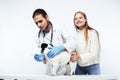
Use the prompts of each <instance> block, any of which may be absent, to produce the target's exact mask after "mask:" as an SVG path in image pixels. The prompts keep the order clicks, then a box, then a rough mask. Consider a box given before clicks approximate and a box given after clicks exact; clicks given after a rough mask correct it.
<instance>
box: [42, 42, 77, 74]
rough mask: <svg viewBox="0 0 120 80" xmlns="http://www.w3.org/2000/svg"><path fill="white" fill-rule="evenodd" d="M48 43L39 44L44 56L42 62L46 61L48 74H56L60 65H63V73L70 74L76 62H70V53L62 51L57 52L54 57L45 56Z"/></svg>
mask: <svg viewBox="0 0 120 80" xmlns="http://www.w3.org/2000/svg"><path fill="white" fill-rule="evenodd" d="M49 46H50V45H48V44H46V43H43V44H41V53H43V54H44V55H45V57H44V61H43V62H44V63H46V62H47V63H48V64H49V65H48V67H49V69H50V70H49V75H51V76H55V75H57V72H58V70H59V69H60V68H61V67H65V69H66V70H65V73H64V75H72V74H73V73H74V71H75V65H76V63H75V62H74V63H73V62H70V57H71V54H70V53H68V52H67V51H63V52H61V53H60V54H58V55H57V56H55V57H54V58H48V57H47V56H46V54H47V53H48V51H49V49H48V47H49Z"/></svg>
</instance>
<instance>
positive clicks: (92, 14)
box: [0, 0, 120, 77]
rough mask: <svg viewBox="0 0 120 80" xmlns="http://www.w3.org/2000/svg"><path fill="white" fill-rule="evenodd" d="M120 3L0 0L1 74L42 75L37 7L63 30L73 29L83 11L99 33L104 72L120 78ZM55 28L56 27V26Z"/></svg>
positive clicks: (110, 0)
mask: <svg viewBox="0 0 120 80" xmlns="http://www.w3.org/2000/svg"><path fill="white" fill-rule="evenodd" d="M119 3H120V1H119V0H0V75H9V74H15V75H16V74H24V75H32V74H34V75H35V74H37V75H39V74H43V73H44V72H43V70H44V67H43V65H42V66H41V63H38V62H35V60H34V59H33V54H34V53H35V51H36V48H37V46H36V44H35V41H34V34H35V33H36V32H37V31H38V28H37V27H36V25H35V23H34V21H33V19H32V14H33V11H34V10H35V9H36V8H43V9H45V10H46V11H47V13H48V15H49V18H50V20H51V21H52V22H53V23H56V24H57V25H60V27H63V29H65V28H64V27H66V26H68V27H70V28H71V29H72V28H73V16H74V13H75V12H76V11H84V12H85V13H86V14H87V16H88V21H89V25H90V26H91V27H93V28H95V29H96V30H97V31H98V32H99V34H100V41H101V48H102V51H101V62H100V64H101V73H102V74H103V75H104V74H105V75H117V76H118V77H120V70H119V67H120V62H119V61H120V47H119V46H120V36H119V34H120V22H119V21H120V5H119ZM53 25H54V24H53Z"/></svg>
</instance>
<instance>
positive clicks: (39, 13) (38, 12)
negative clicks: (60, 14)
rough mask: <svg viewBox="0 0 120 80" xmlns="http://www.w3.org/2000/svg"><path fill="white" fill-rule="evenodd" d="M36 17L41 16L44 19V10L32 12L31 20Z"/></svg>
mask: <svg viewBox="0 0 120 80" xmlns="http://www.w3.org/2000/svg"><path fill="white" fill-rule="evenodd" d="M36 15H42V16H43V17H44V18H45V17H46V15H47V13H46V11H45V10H44V9H36V10H35V11H34V12H33V16H32V18H34V17H35V16H36Z"/></svg>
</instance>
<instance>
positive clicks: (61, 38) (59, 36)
mask: <svg viewBox="0 0 120 80" xmlns="http://www.w3.org/2000/svg"><path fill="white" fill-rule="evenodd" d="M32 17H33V19H34V22H35V23H36V25H37V27H38V28H39V29H40V30H39V32H38V35H37V36H38V40H39V41H38V45H39V46H40V45H41V44H42V43H47V44H50V45H51V46H52V48H51V49H50V51H49V52H48V53H47V57H48V58H54V57H56V56H57V55H59V54H61V52H63V51H65V52H66V53H65V54H69V53H71V52H72V51H73V50H74V49H75V45H76V43H75V40H74V39H75V38H74V36H73V34H72V32H69V30H67V31H68V32H67V31H63V30H65V29H57V28H56V27H53V25H52V23H51V22H50V21H49V17H48V14H47V13H46V11H45V10H43V9H36V10H35V11H34V13H33V16H32ZM34 58H35V60H36V61H41V62H42V61H43V60H44V55H42V54H41V55H40V54H35V55H34Z"/></svg>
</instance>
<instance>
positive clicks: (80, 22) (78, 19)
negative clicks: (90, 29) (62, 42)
mask: <svg viewBox="0 0 120 80" xmlns="http://www.w3.org/2000/svg"><path fill="white" fill-rule="evenodd" d="M86 22H87V20H86V19H85V17H84V16H83V15H82V14H81V13H77V14H76V15H75V16H74V25H75V26H76V27H78V28H79V29H81V28H82V29H83V27H84V26H85V24H86Z"/></svg>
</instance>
